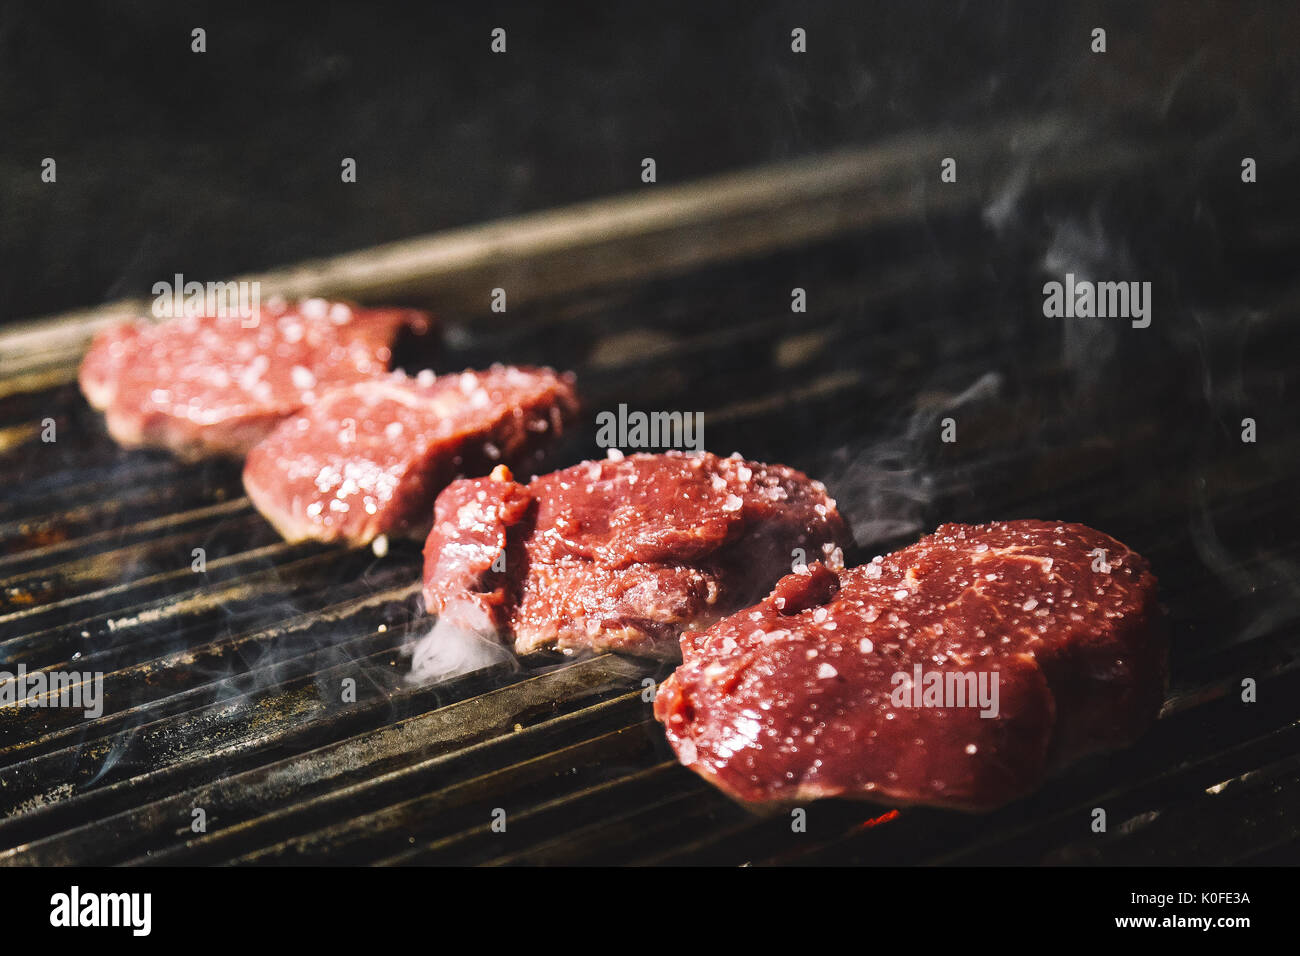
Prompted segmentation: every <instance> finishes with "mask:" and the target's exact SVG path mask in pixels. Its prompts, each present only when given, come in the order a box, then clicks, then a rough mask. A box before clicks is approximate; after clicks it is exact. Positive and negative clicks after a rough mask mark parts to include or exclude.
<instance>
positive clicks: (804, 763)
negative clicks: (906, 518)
mask: <svg viewBox="0 0 1300 956" xmlns="http://www.w3.org/2000/svg"><path fill="white" fill-rule="evenodd" d="M682 651H683V655H684V659H685V662H684V663H683V664H682V666H681V667H679V668H678V669H677V671H676V673H674V674H673V675H672V676H671V677H669V678H668V679H667V680H666V681H664V682H663V684H662V685H661V686H660V688H659V691H658V693H657V695H656V697H655V716H656V717H658V719H659V720H660V721H661V722H662V723H663V725H664V728H665V730H666V732H667V734H668V739H669V741H670V742H671V743H672V746H673V748H674V749H675V750H676V752H677V755H678V757H679V759H680V760H681V762H682V763H683V764H685V765H686V766H688V767H690V768H691V769H693V770H695V771H696V772H697V773H699V774H700V775H701V776H703V777H704V778H705V779H707V780H709V781H711V782H712V783H714V784H716V785H717V786H719V787H720V788H722V789H723V790H724V791H726V792H727V793H729V794H731V795H732V796H734V797H736V798H738V799H740V800H744V801H750V802H760V801H772V802H777V803H793V802H797V801H803V800H810V799H814V798H817V797H833V796H842V797H861V798H867V799H874V800H880V801H887V802H890V803H895V804H931V805H934V806H943V807H954V808H959V809H964V810H984V809H989V808H992V807H996V806H999V805H1001V804H1004V803H1007V802H1009V801H1011V800H1014V799H1016V798H1017V797H1020V796H1022V795H1023V794H1025V793H1028V792H1029V791H1031V790H1033V789H1034V788H1035V787H1037V786H1038V785H1039V783H1040V782H1041V781H1042V779H1043V776H1044V773H1045V771H1046V770H1047V769H1048V768H1049V767H1051V766H1053V765H1056V764H1060V763H1063V762H1065V761H1069V760H1071V759H1074V758H1077V757H1079V756H1081V755H1083V754H1086V753H1089V752H1093V751H1099V750H1106V749H1111V748H1115V747H1118V746H1121V745H1123V744H1125V743H1128V742H1129V741H1131V740H1133V739H1134V738H1135V737H1136V736H1138V735H1139V734H1140V733H1142V731H1143V730H1144V729H1145V728H1146V727H1147V726H1148V724H1150V723H1151V721H1152V720H1153V719H1154V717H1155V716H1156V713H1157V712H1158V711H1159V708H1160V704H1161V701H1162V699H1163V694H1164V686H1165V663H1166V655H1167V640H1166V634H1165V629H1164V622H1163V618H1162V616H1161V614H1160V612H1159V610H1158V607H1157V604H1156V580H1155V578H1154V577H1153V576H1152V575H1151V572H1150V570H1149V568H1148V566H1147V562H1146V561H1145V560H1144V559H1143V558H1142V557H1140V556H1139V555H1137V554H1135V553H1134V552H1132V551H1130V550H1129V549H1128V548H1127V547H1125V546H1124V545H1122V544H1120V543H1119V542H1118V541H1116V540H1115V539H1113V538H1110V537H1108V536H1107V535H1104V534H1102V533H1101V532H1099V531H1094V530H1092V529H1091V528H1087V527H1084V526H1082V525H1077V524H1059V523H1056V522H1047V521H1009V522H1001V523H996V524H987V525H954V524H949V525H943V526H942V527H940V528H939V529H938V530H937V531H936V532H935V533H934V534H933V535H931V536H929V537H927V538H924V539H922V540H921V541H919V542H917V543H916V544H914V545H912V546H910V547H907V548H904V549H902V550H900V551H897V552H894V553H893V554H890V555H887V556H885V557H884V558H876V559H875V560H874V561H872V562H871V563H870V564H867V565H863V566H862V567H857V568H853V569H852V570H849V571H843V572H839V573H835V572H832V571H829V570H827V569H825V568H814V569H812V571H811V573H810V574H806V575H791V576H789V577H787V578H785V579H783V580H782V581H781V582H780V583H779V584H778V585H777V587H776V589H775V590H774V591H773V592H772V593H771V594H770V595H768V597H767V598H765V599H764V600H763V601H762V602H761V603H759V604H758V605H756V606H754V607H751V608H748V609H746V610H743V611H741V612H739V613H737V614H734V615H732V616H731V617H728V618H726V619H725V620H722V621H719V622H718V623H717V624H715V625H714V626H713V627H711V628H709V629H708V630H706V631H702V632H695V633H690V634H686V635H683V638H682ZM918 667H919V668H920V672H919V673H918V671H917V668H918ZM895 675H900V676H895ZM933 675H938V678H937V680H938V681H941V682H942V686H938V685H937V683H936V678H935V677H934V676H933ZM995 675H996V681H997V684H996V686H997V698H996V705H997V706H996V715H994V714H993V713H992V711H993V710H994V708H993V707H991V706H988V704H989V702H990V700H991V694H990V695H986V696H985V698H984V701H983V704H984V706H983V707H982V709H981V705H980V704H979V703H976V704H975V705H974V706H972V705H971V704H972V698H973V697H977V696H978V691H979V687H980V681H981V680H982V681H983V682H984V687H985V688H986V689H987V690H989V691H991V690H992V688H993V687H994V683H993V682H994V677H995ZM918 677H919V678H920V679H919V680H918ZM927 688H929V690H930V691H932V692H933V693H932V695H931V696H927ZM940 689H947V691H948V693H947V695H946V696H945V695H944V694H942V693H939V692H938V691H939V690H940ZM959 691H960V692H962V693H964V694H965V700H964V701H963V700H962V699H961V698H960V697H958V696H957V694H958V692H959ZM982 713H983V714H987V715H988V716H981V714H982Z"/></svg>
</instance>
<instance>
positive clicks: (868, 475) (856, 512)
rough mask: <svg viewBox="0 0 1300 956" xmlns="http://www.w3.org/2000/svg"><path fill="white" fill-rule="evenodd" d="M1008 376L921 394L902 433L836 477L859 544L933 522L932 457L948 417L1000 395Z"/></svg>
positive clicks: (987, 376)
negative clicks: (957, 389)
mask: <svg viewBox="0 0 1300 956" xmlns="http://www.w3.org/2000/svg"><path fill="white" fill-rule="evenodd" d="M1002 386H1003V379H1002V375H1001V374H999V373H998V372H985V373H984V374H983V375H981V376H980V377H979V378H977V379H976V380H975V381H974V382H972V383H971V384H970V385H968V386H967V387H966V388H965V389H963V390H962V391H961V392H958V393H957V394H955V395H953V394H950V393H939V394H937V395H936V394H935V393H933V392H929V393H922V394H919V395H918V396H917V397H916V399H915V400H914V407H913V409H912V412H911V414H910V415H909V416H908V419H907V422H906V424H905V425H904V427H903V428H902V429H901V431H899V432H898V433H897V434H894V435H891V436H890V437H888V438H885V439H883V440H882V441H879V442H875V443H873V444H871V445H869V446H867V447H865V448H863V449H862V450H861V451H859V452H858V453H857V454H856V455H855V456H854V457H853V458H852V459H851V460H849V461H847V463H846V464H845V465H844V466H843V467H842V469H841V472H840V477H838V478H835V479H833V480H832V481H831V482H830V485H831V487H833V488H834V489H835V495H836V501H837V502H838V504H839V509H840V513H841V514H843V515H844V518H845V520H846V521H848V523H849V527H850V528H851V530H852V532H853V538H854V540H855V541H856V542H857V543H858V545H859V546H863V547H865V546H868V545H871V544H873V543H876V542H884V541H892V540H894V539H899V538H910V537H916V536H917V535H919V534H920V533H921V532H922V531H925V530H927V529H928V527H929V525H930V524H931V521H930V516H929V515H928V514H927V511H928V510H929V506H930V504H931V502H932V501H933V499H934V496H935V488H934V479H933V475H932V469H931V464H932V462H931V461H930V455H931V454H932V449H933V448H934V446H935V443H936V441H938V439H939V434H940V429H941V427H942V422H943V419H944V418H947V417H950V416H952V415H953V413H955V412H957V411H959V410H960V409H962V408H963V407H965V406H967V405H970V404H972V403H976V402H982V401H986V400H988V399H991V398H995V397H997V396H998V395H999V394H1000V393H1001V391H1002Z"/></svg>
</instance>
